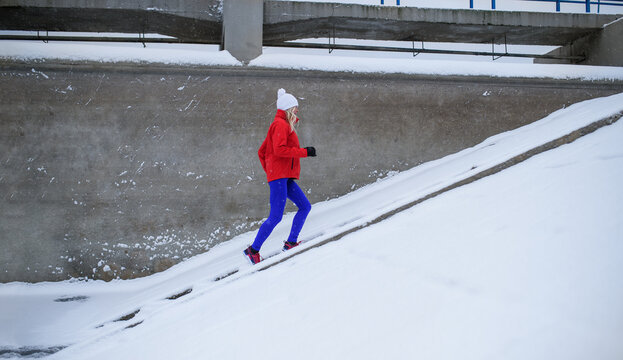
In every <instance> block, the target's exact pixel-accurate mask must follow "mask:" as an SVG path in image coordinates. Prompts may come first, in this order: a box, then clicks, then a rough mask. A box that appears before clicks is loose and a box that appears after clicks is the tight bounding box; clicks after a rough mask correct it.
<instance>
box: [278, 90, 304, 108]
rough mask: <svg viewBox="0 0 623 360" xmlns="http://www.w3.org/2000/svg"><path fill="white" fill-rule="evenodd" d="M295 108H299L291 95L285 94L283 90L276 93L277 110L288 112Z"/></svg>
mask: <svg viewBox="0 0 623 360" xmlns="http://www.w3.org/2000/svg"><path fill="white" fill-rule="evenodd" d="M295 106H299V102H298V101H297V100H296V98H295V97H294V96H293V95H292V94H288V93H286V90H285V89H279V90H278V91H277V109H279V110H288V109H289V108H291V107H295Z"/></svg>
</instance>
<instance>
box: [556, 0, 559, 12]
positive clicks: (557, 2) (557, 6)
mask: <svg viewBox="0 0 623 360" xmlns="http://www.w3.org/2000/svg"><path fill="white" fill-rule="evenodd" d="M556 11H557V12H560V0H556Z"/></svg>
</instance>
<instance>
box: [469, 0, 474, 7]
mask: <svg viewBox="0 0 623 360" xmlns="http://www.w3.org/2000/svg"><path fill="white" fill-rule="evenodd" d="M469 8H470V9H473V8H474V0H469Z"/></svg>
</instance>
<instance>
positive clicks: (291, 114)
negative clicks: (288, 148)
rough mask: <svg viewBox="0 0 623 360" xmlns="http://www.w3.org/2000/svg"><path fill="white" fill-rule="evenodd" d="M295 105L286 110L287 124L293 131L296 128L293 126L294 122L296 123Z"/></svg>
mask: <svg viewBox="0 0 623 360" xmlns="http://www.w3.org/2000/svg"><path fill="white" fill-rule="evenodd" d="M295 107H296V106H293V107H291V108H289V109H288V110H286V119H287V120H288V124H290V130H292V131H294V132H296V129H295V128H294V124H296V114H295V113H294V108H295Z"/></svg>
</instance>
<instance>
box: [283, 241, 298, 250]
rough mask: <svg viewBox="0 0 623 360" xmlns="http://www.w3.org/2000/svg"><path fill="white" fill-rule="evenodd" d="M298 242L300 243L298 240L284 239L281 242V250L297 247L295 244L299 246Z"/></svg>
mask: <svg viewBox="0 0 623 360" xmlns="http://www.w3.org/2000/svg"><path fill="white" fill-rule="evenodd" d="M300 243H301V242H300V241H299V242H295V243H292V242H289V241H286V242H285V243H284V244H283V251H288V250H290V249H292V248H293V247H297V246H299V244H300Z"/></svg>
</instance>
